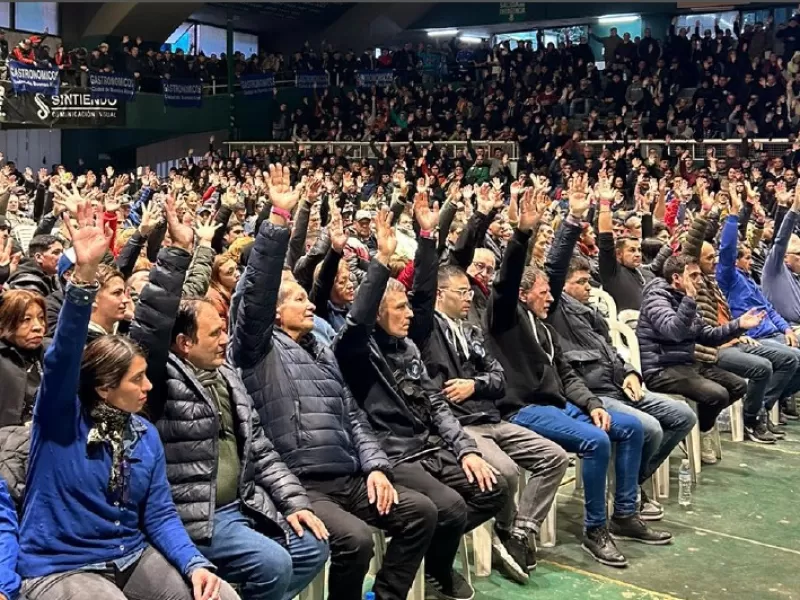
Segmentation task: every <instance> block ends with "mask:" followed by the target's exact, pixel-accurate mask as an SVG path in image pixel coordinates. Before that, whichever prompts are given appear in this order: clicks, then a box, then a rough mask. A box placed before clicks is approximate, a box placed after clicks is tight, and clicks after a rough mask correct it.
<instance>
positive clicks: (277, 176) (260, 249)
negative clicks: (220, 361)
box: [232, 164, 299, 369]
mask: <svg viewBox="0 0 800 600" xmlns="http://www.w3.org/2000/svg"><path fill="white" fill-rule="evenodd" d="M269 171H270V180H271V181H270V186H269V188H270V198H271V199H272V211H271V214H270V216H269V220H268V221H264V223H262V224H261V229H260V230H259V232H258V236H257V237H256V241H255V244H253V249H252V251H251V252H250V259H249V261H248V262H247V269H245V272H244V283H243V288H242V290H243V292H242V299H241V302H240V303H239V306H238V309H237V318H236V326H235V328H234V332H233V340H232V344H233V346H232V357H233V362H234V364H235V365H236V366H237V367H240V368H242V369H249V368H252V367H254V366H256V365H257V364H258V363H260V362H261V361H262V360H264V358H265V357H266V356H267V354H268V353H269V352H270V350H272V331H273V327H274V326H275V311H276V309H277V304H278V291H279V290H280V286H281V276H282V274H283V263H284V259H285V258H286V250H287V248H288V247H289V228H288V227H289V218H290V216H291V210H292V208H294V206H295V204H297V200H298V197H299V194H298V192H297V191H296V190H293V189H292V188H291V187H290V186H289V177H290V174H289V168H288V167H285V168H282V167H281V165H280V164H275V165H270V167H269Z"/></svg>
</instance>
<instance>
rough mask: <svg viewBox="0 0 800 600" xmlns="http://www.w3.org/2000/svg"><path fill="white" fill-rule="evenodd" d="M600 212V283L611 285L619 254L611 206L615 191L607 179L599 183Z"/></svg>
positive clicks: (598, 231)
mask: <svg viewBox="0 0 800 600" xmlns="http://www.w3.org/2000/svg"><path fill="white" fill-rule="evenodd" d="M598 192H599V196H600V210H599V212H598V214H597V247H598V249H599V251H600V253H599V256H598V264H599V267H600V282H601V283H602V284H603V285H609V284H610V283H612V282H613V280H614V277H615V276H616V275H617V268H618V265H617V253H616V251H615V249H614V222H613V219H612V217H611V204H612V203H613V202H614V191H613V190H612V189H611V185H610V183H609V182H608V180H607V179H606V178H602V179H601V180H600V183H598Z"/></svg>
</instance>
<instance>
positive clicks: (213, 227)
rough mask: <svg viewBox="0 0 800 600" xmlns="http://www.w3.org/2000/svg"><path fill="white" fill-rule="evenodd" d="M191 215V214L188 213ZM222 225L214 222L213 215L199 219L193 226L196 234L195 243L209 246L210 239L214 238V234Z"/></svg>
mask: <svg viewBox="0 0 800 600" xmlns="http://www.w3.org/2000/svg"><path fill="white" fill-rule="evenodd" d="M189 216H190V217H191V215H189ZM220 227H222V223H214V217H212V216H209V217H207V218H205V219H203V220H201V221H200V222H199V223H198V224H197V226H196V227H195V228H194V232H195V233H196V234H197V243H198V244H203V245H205V246H208V247H210V246H211V240H213V239H214V234H215V233H216V232H217V230H218V229H219V228H220Z"/></svg>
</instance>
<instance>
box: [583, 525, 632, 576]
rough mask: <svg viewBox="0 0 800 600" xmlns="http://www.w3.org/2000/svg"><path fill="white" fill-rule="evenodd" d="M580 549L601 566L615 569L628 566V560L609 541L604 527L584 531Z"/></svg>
mask: <svg viewBox="0 0 800 600" xmlns="http://www.w3.org/2000/svg"><path fill="white" fill-rule="evenodd" d="M581 548H583V549H584V550H586V552H588V553H589V554H591V555H592V558H594V559H595V560H596V561H597V562H599V563H601V564H604V565H607V566H609V567H617V568H622V567H627V566H628V559H627V558H625V557H624V556H623V555H622V552H620V551H619V550H618V549H617V545H616V544H615V543H614V540H612V539H611V536H610V535H609V534H608V528H607V527H606V526H605V525H603V526H601V527H592V528H590V529H586V531H584V533H583V542H582V543H581Z"/></svg>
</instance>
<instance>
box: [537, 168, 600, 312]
mask: <svg viewBox="0 0 800 600" xmlns="http://www.w3.org/2000/svg"><path fill="white" fill-rule="evenodd" d="M586 184H587V179H586V175H584V176H583V177H575V178H573V179H572V181H571V182H570V191H569V215H567V218H566V219H564V221H563V222H562V223H561V226H560V227H559V229H560V235H557V236H556V237H555V241H554V242H553V246H552V247H551V248H550V253H549V255H548V257H547V262H546V263H545V271H547V276H548V278H549V279H550V294H551V295H552V296H553V303H552V304H551V305H550V309H549V314H551V315H552V314H553V313H554V312H555V311H556V309H557V307H558V304H559V302H560V301H561V292H562V290H563V289H564V284H565V283H566V281H567V271H568V270H569V263H570V261H571V260H572V252H573V250H574V249H575V244H577V243H578V238H580V236H581V221H582V220H583V218H584V217H585V215H586V213H587V212H588V211H589V205H590V200H589V195H588V193H587V192H588V189H587V187H586Z"/></svg>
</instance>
